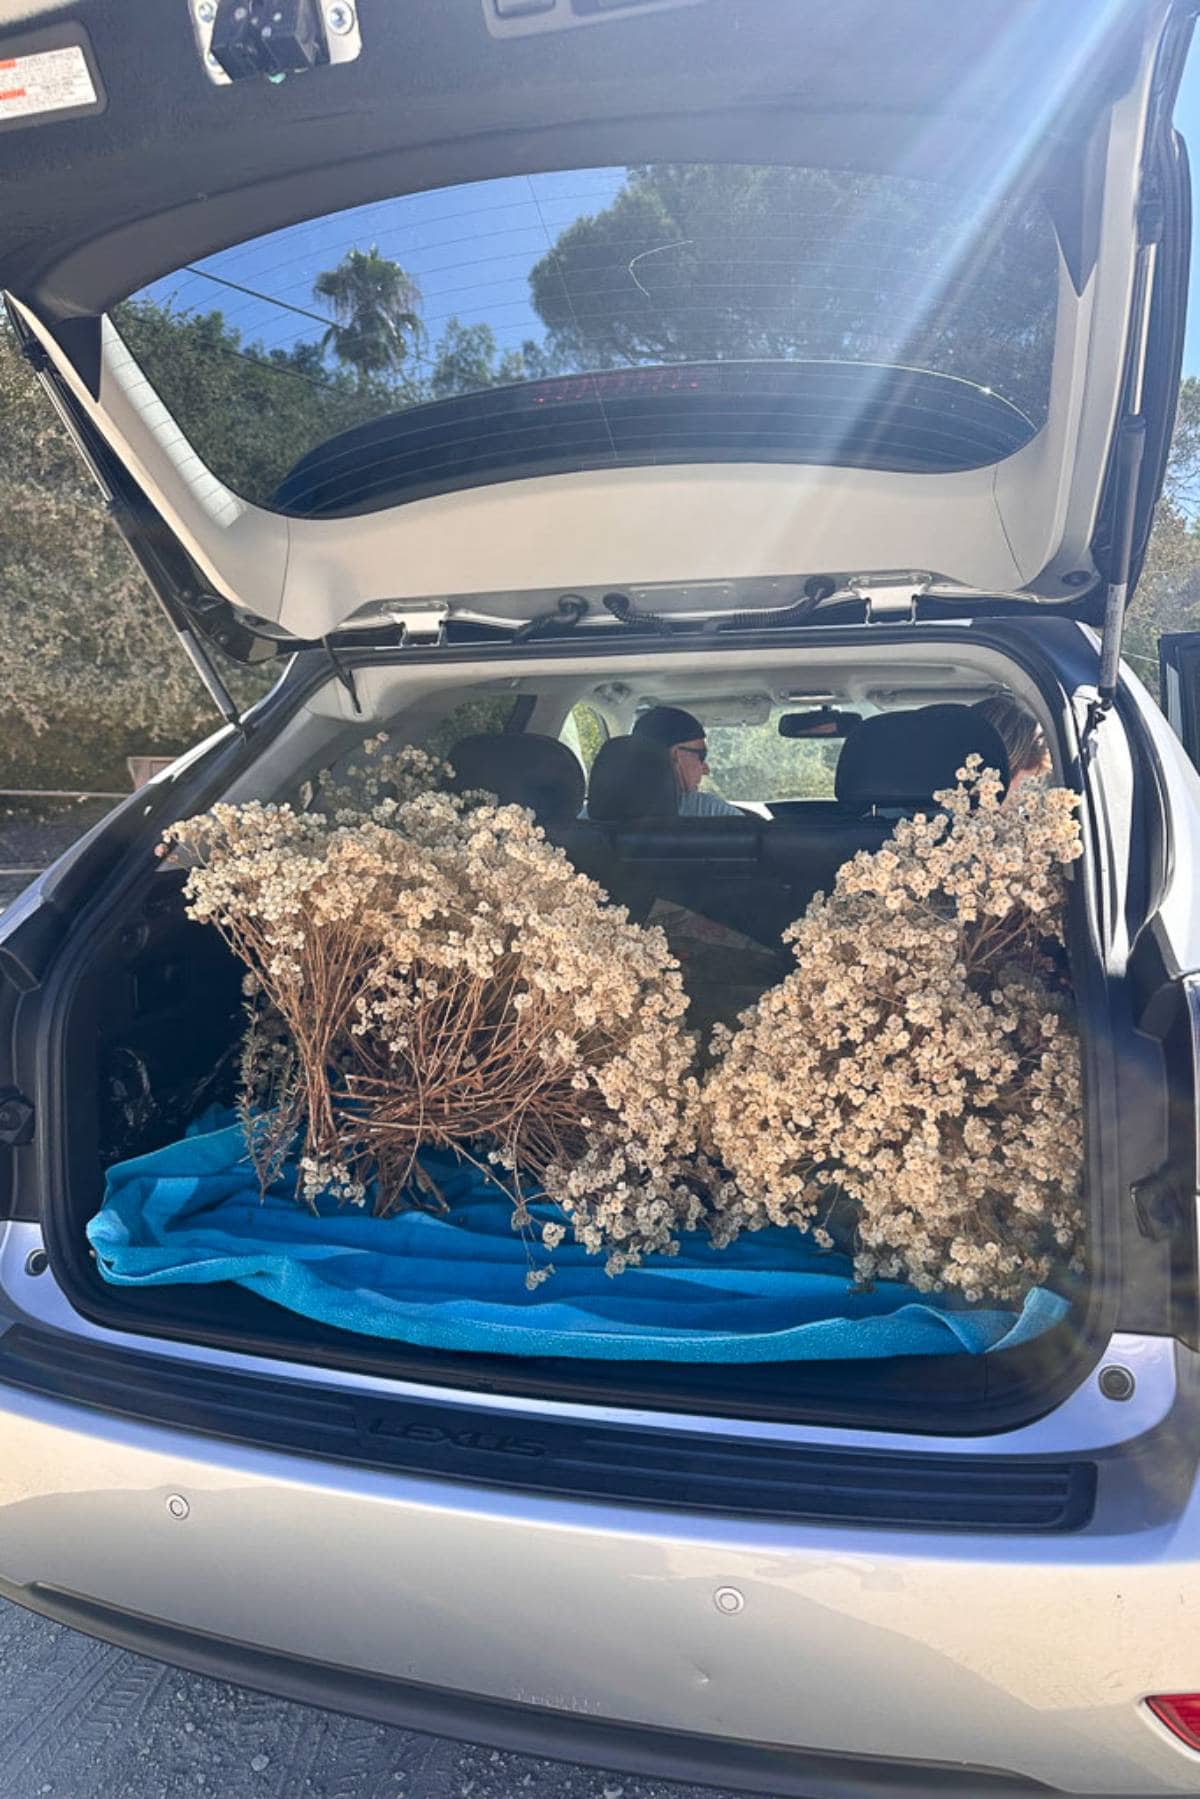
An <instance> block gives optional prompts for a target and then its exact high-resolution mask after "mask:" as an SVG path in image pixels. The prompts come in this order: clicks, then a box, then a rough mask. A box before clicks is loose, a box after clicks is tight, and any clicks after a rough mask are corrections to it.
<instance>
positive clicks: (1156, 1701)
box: [1146, 1693, 1200, 1749]
mask: <svg viewBox="0 0 1200 1799" xmlns="http://www.w3.org/2000/svg"><path fill="white" fill-rule="evenodd" d="M1146 1704H1147V1705H1148V1706H1149V1707H1150V1710H1151V1711H1152V1712H1153V1713H1154V1716H1155V1717H1156V1718H1157V1719H1159V1721H1160V1722H1161V1723H1163V1724H1165V1725H1166V1727H1167V1729H1168V1730H1169V1731H1170V1732H1171V1735H1172V1736H1176V1737H1178V1738H1179V1741H1180V1742H1181V1743H1186V1744H1187V1746H1188V1748H1189V1749H1200V1693H1158V1694H1156V1695H1155V1697H1154V1698H1153V1699H1147V1701H1146Z"/></svg>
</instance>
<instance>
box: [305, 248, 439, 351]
mask: <svg viewBox="0 0 1200 1799" xmlns="http://www.w3.org/2000/svg"><path fill="white" fill-rule="evenodd" d="M313 295H314V297H315V298H316V299H318V300H324V301H326V302H327V303H328V305H329V306H331V307H332V309H333V313H334V319H335V323H333V324H331V325H330V326H329V329H328V330H327V331H326V333H325V335H324V337H323V338H322V339H321V348H322V349H323V350H332V352H333V354H334V355H335V356H336V357H337V359H338V361H339V362H344V363H345V364H346V365H347V366H348V367H350V368H352V369H355V370H356V371H357V373H358V378H359V380H360V381H363V382H365V381H367V380H369V379H370V377H371V376H372V375H390V374H392V373H394V372H395V370H397V369H398V368H399V367H400V365H401V363H403V361H404V359H405V357H406V356H407V355H408V352H409V348H410V344H413V343H416V342H417V341H418V340H419V338H420V336H421V317H420V313H419V311H418V308H419V307H420V304H421V290H420V288H419V287H418V286H417V284H416V282H415V281H414V280H413V278H412V276H411V275H407V274H405V272H404V270H403V269H402V268H401V267H400V264H399V263H398V262H393V261H392V259H391V257H389V256H381V255H380V254H379V251H378V249H377V248H376V246H375V245H374V244H372V246H371V248H370V249H369V250H357V249H356V250H350V251H348V252H347V253H346V255H345V256H343V258H342V260H341V261H340V262H339V263H338V265H337V267H336V268H335V269H326V270H325V271H324V273H323V274H320V275H318V276H317V278H316V280H315V281H314V282H313Z"/></svg>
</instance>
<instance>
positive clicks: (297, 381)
mask: <svg viewBox="0 0 1200 1799" xmlns="http://www.w3.org/2000/svg"><path fill="white" fill-rule="evenodd" d="M234 10H235V9H231V8H230V7H229V6H228V5H227V4H226V0H211V4H207V5H204V6H200V5H196V6H195V7H194V8H193V9H192V10H191V11H189V8H188V6H187V5H185V4H184V0H178V4H171V5H165V4H163V0H130V3H129V4H127V5H124V6H122V7H121V8H119V9H113V10H110V11H107V12H104V13H102V14H96V13H95V12H94V9H91V8H87V7H83V6H80V5H70V4H68V5H65V6H63V5H59V6H55V7H53V8H44V9H39V8H37V7H34V8H33V10H32V16H29V15H28V9H25V13H24V15H23V16H22V18H21V20H20V22H19V24H16V25H12V26H10V27H9V29H7V30H3V29H0V57H3V58H4V59H5V60H6V61H8V62H11V63H13V64H14V65H15V66H16V67H17V69H18V72H20V70H21V69H24V70H26V72H27V73H28V74H29V75H30V79H31V80H32V79H33V78H34V76H37V78H38V79H39V80H40V79H42V75H41V74H39V73H38V71H39V70H41V71H42V73H43V74H44V69H45V65H44V64H41V63H38V62H37V60H36V59H37V58H38V57H44V56H45V55H46V54H54V55H56V56H60V57H61V56H63V55H67V54H68V53H73V55H74V58H75V59H76V60H75V62H74V63H73V64H72V66H73V67H74V68H75V69H76V72H77V73H78V70H79V69H80V68H81V67H82V68H83V69H84V71H85V72H89V71H90V73H87V81H88V84H89V91H92V92H93V93H94V94H95V96H96V98H95V100H94V103H89V104H87V105H82V106H73V107H65V106H59V107H58V108H57V109H56V108H53V107H48V108H44V109H42V110H39V111H36V112H35V113H33V114H30V113H29V112H28V111H26V112H23V113H22V114H21V115H20V116H15V117H10V118H9V119H8V121H7V124H8V128H7V129H5V130H2V131H0V169H2V170H3V173H4V175H5V178H6V191H7V194H8V201H7V204H6V208H5V216H4V220H3V223H2V224H0V285H3V286H4V287H5V288H6V289H7V290H8V291H9V293H10V295H11V296H12V309H13V317H14V319H15V320H16V322H17V326H18V329H19V330H20V332H21V334H22V336H23V338H24V340H25V342H26V343H27V345H28V348H29V352H30V354H31V355H32V356H33V357H34V358H35V360H37V361H38V362H39V363H40V365H41V366H42V367H43V370H44V373H45V375H46V378H47V380H48V381H49V382H50V383H51V384H52V385H53V387H54V390H55V392H56V395H57V398H58V401H59V403H60V405H61V406H62V407H63V408H64V409H65V410H66V411H67V412H68V414H69V415H70V417H71V418H72V421H73V423H74V426H75V428H76V430H77V433H78V434H79V435H81V436H82V437H83V438H84V439H85V440H86V441H87V442H88V443H89V445H90V450H89V453H90V454H91V455H92V460H93V462H94V463H96V464H97V465H98V466H99V467H100V471H101V475H102V478H103V479H105V481H106V485H108V486H109V487H110V488H113V487H117V488H121V489H122V492H121V493H120V495H119V496H118V497H119V505H118V516H119V518H120V520H121V522H122V525H123V528H124V529H125V530H126V531H127V533H128V534H129V535H130V536H131V537H139V536H140V537H141V538H143V539H148V540H150V541H151V542H152V544H153V545H155V546H156V547H157V551H158V554H157V558H156V560H157V564H158V567H157V575H156V580H157V584H158V585H159V587H160V591H161V590H162V589H163V588H169V589H170V590H171V592H170V595H169V600H170V603H171V604H173V605H174V607H175V608H176V613H177V622H178V611H179V609H180V608H181V609H182V611H183V613H184V614H185V615H186V616H187V617H188V618H190V619H191V620H192V621H193V622H197V621H199V622H200V623H201V624H206V625H207V627H208V628H212V625H213V620H214V618H217V619H221V620H224V622H225V625H226V627H227V628H226V636H227V637H231V638H232V637H234V636H236V632H237V630H238V628H240V629H241V632H242V634H243V639H244V641H245V642H246V643H247V644H250V643H252V642H253V640H255V639H258V640H274V641H276V642H280V641H282V642H285V643H286V642H288V641H310V642H311V641H313V640H315V639H320V638H324V637H327V636H329V635H330V634H331V633H333V632H336V631H338V630H341V629H344V628H346V627H347V626H350V625H353V624H360V625H374V626H377V625H379V624H380V623H384V624H386V623H387V622H388V621H389V620H392V621H396V622H400V623H403V622H404V621H405V619H406V617H407V616H409V615H410V614H411V610H412V608H413V607H424V606H429V605H431V604H434V605H439V606H445V607H446V608H447V610H448V612H449V613H450V615H452V616H453V615H454V614H456V613H457V614H458V615H460V616H464V617H472V618H476V619H481V620H484V621H485V622H486V621H490V622H492V623H493V624H496V625H502V626H507V627H508V628H511V627H512V626H513V625H516V624H520V623H522V622H525V621H527V620H528V619H530V618H531V617H534V616H538V615H539V614H541V613H542V612H544V611H545V610H546V607H547V604H548V601H547V595H549V596H550V600H549V603H550V604H552V603H553V599H554V597H555V595H556V594H557V593H559V592H562V591H563V590H565V589H567V588H571V589H572V590H574V591H576V592H581V593H582V595H583V597H584V600H585V601H586V603H587V606H588V608H589V611H590V613H591V614H592V615H594V616H595V617H596V618H597V619H599V620H600V621H601V622H603V623H605V624H608V623H610V622H611V620H610V619H609V618H608V615H607V614H606V613H605V612H604V609H603V605H602V600H603V595H604V594H605V593H606V592H608V591H610V590H612V589H621V590H629V589H631V588H634V587H636V588H637V589H638V593H637V594H635V595H634V598H635V600H637V599H638V597H639V595H640V596H642V601H641V603H644V604H646V605H647V606H648V607H650V608H651V609H652V610H654V611H655V612H657V613H660V614H661V613H684V614H688V615H691V616H701V615H706V616H709V617H711V616H714V615H719V614H720V613H721V612H722V611H723V610H728V609H729V608H730V607H731V605H732V604H733V602H732V600H731V597H730V596H731V594H732V593H733V591H734V588H735V586H736V587H737V588H738V589H739V590H744V588H745V585H746V583H747V582H750V581H754V582H759V583H761V584H763V586H764V588H765V589H766V591H767V592H768V593H769V594H771V595H772V596H774V600H773V603H777V604H779V605H783V604H785V603H786V602H787V601H788V600H789V599H790V598H792V597H793V596H794V594H795V592H796V591H797V589H798V586H799V584H800V583H801V582H802V581H804V580H805V579H812V578H816V579H817V580H818V581H819V582H821V583H823V585H822V587H821V589H820V592H821V593H822V595H824V596H826V597H829V598H834V597H836V596H837V595H838V594H841V595H842V596H843V597H844V596H846V595H848V594H853V593H858V592H860V591H861V590H862V588H863V587H864V585H865V586H868V587H870V586H872V585H876V586H877V585H879V584H881V583H886V584H889V585H892V586H895V585H897V584H898V585H900V586H904V585H905V584H907V586H908V587H909V589H910V591H911V592H913V593H921V594H926V595H929V596H931V597H935V598H936V597H937V596H941V597H943V598H951V599H953V600H954V601H955V602H956V603H962V604H963V605H964V606H967V607H970V606H972V605H981V604H982V605H987V604H994V603H995V598H996V596H998V595H1000V596H1008V597H1009V598H1010V599H1016V600H1018V601H1022V602H1028V603H1030V604H1037V605H1043V606H1054V607H1056V608H1062V607H1064V606H1074V607H1075V609H1076V610H1077V611H1082V612H1084V613H1085V614H1087V615H1088V616H1091V617H1094V618H1097V619H1098V618H1099V616H1100V615H1101V613H1102V612H1103V610H1104V605H1105V601H1106V599H1107V602H1108V607H1109V611H1110V614H1112V613H1113V612H1114V611H1115V612H1116V613H1117V615H1118V616H1119V608H1120V605H1121V604H1122V603H1123V601H1124V598H1125V596H1126V593H1127V591H1128V588H1129V586H1130V583H1131V578H1132V576H1134V575H1135V574H1136V569H1137V564H1138V559H1139V556H1140V550H1141V547H1142V546H1143V544H1144V540H1145V535H1146V532H1147V530H1148V524H1149V517H1150V512H1151V510H1152V507H1153V502H1154V499H1155V498H1156V495H1157V491H1158V485H1159V479H1160V476H1161V459H1162V453H1163V452H1164V450H1165V444H1166V439H1167V434H1168V431H1169V427H1170V421H1171V417H1172V413H1173V408H1174V394H1175V388H1176V383H1177V371H1178V354H1179V337H1180V323H1181V319H1182V304H1181V302H1182V292H1183V288H1182V281H1183V277H1182V274H1181V268H1182V265H1183V264H1184V263H1186V250H1187V242H1186V239H1187V206H1186V170H1185V167H1184V163H1183V159H1182V153H1181V149H1180V146H1179V145H1178V143H1177V141H1176V140H1175V139H1174V137H1173V134H1172V132H1171V127H1170V111H1171V105H1172V101H1173V97H1174V91H1175V86H1176V84H1177V81H1178V77H1179V72H1180V69H1181V66H1182V59H1183V56H1184V53H1185V50H1186V43H1187V38H1188V33H1189V29H1190V14H1191V8H1190V7H1187V6H1176V5H1172V4H1171V3H1170V0H1149V3H1148V4H1145V5H1139V6H1137V7H1126V6H1118V5H1113V4H1111V3H1109V0H1088V3H1087V4H1083V5H1081V4H1079V3H1078V0H1070V3H1068V0H1036V3H1035V4H1031V5H1029V6H1025V7H1022V8H1020V9H1018V11H1017V12H1015V13H1014V11H1013V9H1012V8H1011V7H1010V6H1008V5H1006V4H1003V3H1002V0H988V3H987V4H981V5H979V6H977V7H975V8H973V9H972V12H971V15H970V18H969V20H965V21H964V20H959V21H956V24H955V29H954V30H953V31H948V30H947V29H946V24H945V15H944V9H943V8H941V7H940V6H937V5H935V4H933V3H932V0H902V3H901V4H898V5H892V6H889V7H887V8H886V9H884V8H881V7H879V6H877V5H874V4H865V3H861V4H853V5H849V6H845V7H841V8H837V9H832V10H831V9H829V8H828V7H823V6H817V5H815V4H808V3H805V4H799V5H798V4H777V5H766V6H764V5H761V4H747V3H745V0H694V3H691V4H677V3H673V0H654V3H653V4H649V5H638V4H636V3H635V4H631V5H629V6H627V7H623V8H621V9H619V10H616V11H614V12H611V13H610V12H608V11H607V10H601V9H598V8H593V7H591V6H587V5H584V4H583V0H571V4H568V3H567V0H558V3H557V4H556V5H554V6H547V7H542V8H537V9H529V8H515V9H514V8H513V7H511V6H509V5H507V4H506V3H505V0H414V3H413V4H411V5H408V6H405V7H404V8H402V9H400V10H398V11H397V10H396V9H394V8H391V7H387V6H385V5H383V4H382V3H381V0H377V3H376V4H372V3H371V0H364V4H363V5H362V6H361V7H360V8H359V9H357V10H356V9H355V8H354V7H352V6H349V5H347V6H345V7H341V8H333V9H332V10H330V9H326V11H325V12H324V13H322V14H319V13H318V9H317V8H316V7H315V6H314V7H312V8H311V9H309V8H305V7H301V8H300V12H301V14H303V15H305V16H306V17H307V16H308V15H309V13H310V12H311V17H312V32H311V34H310V40H311V41H310V40H305V41H306V44H307V48H304V47H303V46H299V47H298V40H297V43H293V44H292V47H291V49H290V50H289V51H288V52H287V55H286V56H285V55H284V53H283V51H282V50H281V49H280V48H279V47H278V46H276V47H275V48H272V46H271V43H270V31H271V25H270V20H269V19H268V17H267V15H266V14H265V13H264V14H263V15H262V17H261V18H259V16H258V13H257V12H256V10H255V8H253V7H251V8H250V14H249V24H246V23H245V22H242V23H240V24H237V25H236V29H235V24H234V23H233V22H232V21H233V11H234ZM334 15H336V18H335V16H334ZM568 25H569V26H572V27H574V26H580V27H582V26H584V25H586V26H588V28H587V29H583V28H580V29H574V28H572V29H566V28H565V27H566V26H568ZM251 27H253V30H251ZM560 27H563V28H561V29H560ZM247 32H249V33H250V38H253V43H251V42H250V41H249V38H247V36H246V34H247ZM208 33H211V38H212V44H213V46H215V48H214V47H210V48H208V49H206V48H205V46H206V44H208V43H209V37H208V36H207V35H206V34H208ZM230 33H233V34H234V37H236V38H237V42H236V43H234V44H233V47H232V48H230V43H231V41H232V40H231V39H230ZM222 34H223V35H222ZM218 40H220V41H219V43H218ZM289 41H290V40H289ZM352 50H353V52H354V54H351V51H352ZM218 51H219V54H218ZM214 55H216V56H217V64H218V66H213V64H212V63H211V62H210V60H209V59H210V58H212V57H213V56H214ZM288 57H290V58H291V60H290V61H289V60H288ZM309 64H311V65H312V66H306V65H309ZM56 66H57V65H56ZM229 73H232V74H233V75H234V76H235V77H236V79H233V80H228V79H226V76H227V75H228V74H229ZM268 76H270V77H271V78H270V79H268V78H267V77H268ZM281 76H282V77H285V78H284V79H282V80H281V79H280V77H281ZM218 77H219V79H218ZM80 79H81V80H82V77H80ZM81 91H82V89H81ZM4 124H5V118H4V115H3V113H2V112H0V125H4ZM85 165H86V168H87V179H86V180H81V179H80V170H81V168H82V167H83V166H85ZM131 296H133V297H132V298H131ZM218 315H219V316H218ZM206 333H207V337H208V341H209V347H208V351H207V353H205V351H204V347H203V344H202V343H201V342H199V341H198V340H200V339H203V338H204V336H205V334H206ZM185 349H186V351H187V354H186V355H184V353H183V352H184V350H185ZM297 396H300V397H299V399H298V398H297ZM272 431H274V432H275V438H274V440H271V433H272ZM1114 446H1115V447H1114ZM285 449H286V454H285V453H284V451H285ZM109 461H111V465H112V467H111V471H110V473H109V474H108V475H106V474H105V472H104V465H105V464H106V462H109ZM164 544H169V545H170V552H171V553H170V556H168V557H164V556H163V554H162V553H161V552H162V546H163V545H164ZM143 561H144V562H145V561H146V557H145V556H144V555H143ZM168 564H170V565H171V566H167V565H168ZM247 631H248V632H249V636H248V637H246V635H245V634H246V632H247Z"/></svg>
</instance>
